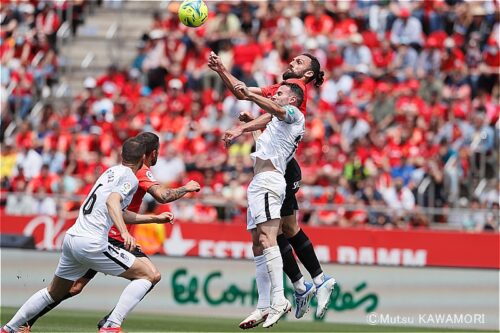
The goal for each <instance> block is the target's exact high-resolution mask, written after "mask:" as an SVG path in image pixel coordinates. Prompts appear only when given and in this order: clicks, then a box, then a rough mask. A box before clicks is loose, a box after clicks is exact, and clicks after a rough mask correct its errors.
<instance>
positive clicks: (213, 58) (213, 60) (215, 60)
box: [208, 51, 262, 99]
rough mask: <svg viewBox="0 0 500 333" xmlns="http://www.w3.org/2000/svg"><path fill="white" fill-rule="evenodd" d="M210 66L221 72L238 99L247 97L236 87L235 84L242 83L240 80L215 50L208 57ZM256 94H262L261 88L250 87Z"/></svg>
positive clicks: (225, 82) (227, 85)
mask: <svg viewBox="0 0 500 333" xmlns="http://www.w3.org/2000/svg"><path fill="white" fill-rule="evenodd" d="M208 67H209V68H210V69H211V70H213V71H215V72H216V73H217V74H219V76H220V78H221V79H222V81H223V82H224V85H225V86H226V87H227V89H229V90H230V91H231V92H232V93H233V95H234V96H236V98H237V99H245V96H244V95H242V94H241V93H240V92H238V91H237V90H236V89H234V87H235V85H236V84H238V83H242V82H241V81H240V80H238V79H237V78H235V77H234V76H233V75H232V74H231V73H230V72H229V71H228V70H227V68H226V66H224V64H223V63H222V61H221V60H220V58H219V56H218V55H217V54H215V52H213V51H212V52H210V56H209V58H208ZM249 89H250V90H251V91H252V92H253V93H255V94H262V91H261V90H260V88H257V87H251V88H249Z"/></svg>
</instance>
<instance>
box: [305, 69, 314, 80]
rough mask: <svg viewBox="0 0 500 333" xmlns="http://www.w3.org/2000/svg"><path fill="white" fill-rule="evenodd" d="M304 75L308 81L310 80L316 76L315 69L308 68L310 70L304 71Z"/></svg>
mask: <svg viewBox="0 0 500 333" xmlns="http://www.w3.org/2000/svg"><path fill="white" fill-rule="evenodd" d="M304 76H305V77H306V78H307V82H309V81H311V80H312V78H313V77H314V71H313V70H308V71H306V72H305V73H304Z"/></svg>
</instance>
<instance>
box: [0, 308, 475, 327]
mask: <svg viewBox="0 0 500 333" xmlns="http://www.w3.org/2000/svg"><path fill="white" fill-rule="evenodd" d="M16 310H17V309H14V308H9V307H2V308H1V322H2V324H3V323H5V322H7V321H8V320H9V319H10V318H11V317H12V316H13V314H14V313H15V311H16ZM101 316H102V313H101V312H91V311H70V310H63V309H58V310H54V311H52V312H50V313H49V314H47V315H46V316H45V317H43V318H41V319H39V321H38V322H37V323H36V326H34V327H33V330H32V332H33V333H38V332H40V333H41V332H68V333H69V332H96V331H97V329H96V322H97V320H98V319H99V318H101ZM237 325H238V320H237V319H227V318H223V319H221V318H207V317H181V316H173V315H168V316H167V315H153V314H143V313H141V314H139V313H135V314H134V313H132V314H131V315H130V316H129V317H128V319H127V321H126V323H124V325H123V329H124V330H125V331H126V332H130V333H135V332H243V331H242V330H240V329H239V328H238V326H237ZM443 331H450V332H453V330H444V329H439V330H436V329H423V328H414V327H394V326H369V325H352V324H332V323H323V322H304V323H300V322H289V321H286V320H281V321H280V322H279V323H278V324H277V325H275V326H274V327H272V328H271V329H263V328H261V327H259V328H256V329H253V330H251V332H269V333H272V332H443ZM467 331H468V332H469V331H471V330H467Z"/></svg>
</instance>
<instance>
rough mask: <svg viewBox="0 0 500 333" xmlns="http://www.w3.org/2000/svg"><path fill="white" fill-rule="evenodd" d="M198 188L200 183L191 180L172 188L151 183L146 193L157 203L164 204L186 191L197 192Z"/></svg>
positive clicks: (180, 196) (181, 195)
mask: <svg viewBox="0 0 500 333" xmlns="http://www.w3.org/2000/svg"><path fill="white" fill-rule="evenodd" d="M199 190H200V184H198V182H195V181H194V180H191V181H189V182H188V183H187V184H186V185H184V186H181V187H178V188H173V189H172V188H168V187H166V186H163V185H153V186H151V187H150V188H149V190H148V193H149V194H151V195H152V196H153V198H155V200H156V201H158V202H159V203H161V204H166V203H169V202H172V201H175V200H177V199H180V198H182V197H183V196H185V195H186V194H187V193H190V192H198V191H199Z"/></svg>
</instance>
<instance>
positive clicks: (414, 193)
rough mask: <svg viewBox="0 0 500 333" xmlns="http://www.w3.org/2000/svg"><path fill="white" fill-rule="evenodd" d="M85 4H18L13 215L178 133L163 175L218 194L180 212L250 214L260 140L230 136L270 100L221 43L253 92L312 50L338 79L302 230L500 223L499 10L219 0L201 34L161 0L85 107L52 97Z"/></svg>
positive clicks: (12, 75)
mask: <svg viewBox="0 0 500 333" xmlns="http://www.w3.org/2000/svg"><path fill="white" fill-rule="evenodd" d="M68 3H69V1H62V2H57V4H61V6H62V7H61V8H57V7H53V6H51V5H50V3H49V2H43V1H41V2H38V5H37V6H34V5H30V4H21V5H19V4H15V3H13V4H10V5H5V6H4V5H2V9H1V25H2V36H1V46H0V56H1V63H2V72H1V84H2V88H1V89H2V101H1V103H2V119H1V132H0V139H1V142H2V168H1V172H2V174H1V181H2V205H3V206H4V209H6V210H7V211H8V212H9V213H10V214H26V213H33V214H40V213H45V214H49V215H56V214H58V213H60V212H61V211H65V212H67V211H74V210H76V209H78V205H79V203H78V202H79V199H80V198H81V197H80V196H81V195H85V194H86V193H87V192H88V190H89V186H91V185H92V184H93V182H94V181H95V180H96V177H97V176H98V175H99V174H100V173H101V172H102V171H103V169H105V168H106V167H108V166H110V165H112V164H114V163H116V161H117V160H118V158H119V157H118V155H117V151H116V147H119V145H120V143H121V142H122V141H123V140H124V139H126V138H127V137H130V136H133V135H135V134H137V133H139V132H140V131H143V130H146V131H155V132H158V133H160V135H161V138H162V155H161V157H160V159H159V161H158V165H157V166H156V167H155V168H153V170H154V171H155V172H156V176H157V179H158V180H159V181H160V182H162V183H167V184H170V185H171V186H179V185H180V184H181V183H183V182H185V181H186V180H187V179H194V180H196V181H198V182H200V184H202V192H201V195H202V196H201V198H202V200H201V201H200V200H198V201H196V202H195V203H193V202H189V201H180V202H179V203H176V204H175V205H172V209H173V210H174V211H175V213H176V216H177V217H178V218H179V219H183V220H186V221H196V222H201V223H210V222H216V221H223V222H227V223H230V222H237V221H241V220H243V219H244V218H245V216H246V215H245V214H244V211H245V206H246V200H245V197H246V196H245V189H246V186H247V184H248V182H249V180H250V179H251V172H252V164H251V160H250V158H249V156H248V154H249V152H250V151H251V149H252V145H253V142H252V140H253V139H252V137H251V136H243V137H241V138H239V139H238V141H237V142H235V144H233V145H232V146H231V147H230V149H228V150H226V149H225V148H224V147H223V145H222V144H221V141H220V138H221V135H222V133H223V132H224V131H225V130H227V129H228V128H230V127H232V126H234V125H235V124H236V120H235V119H236V118H237V115H238V114H239V113H240V112H241V111H250V112H252V113H253V114H254V115H257V114H258V112H259V110H258V109H255V108H253V107H252V106H251V105H250V104H249V103H247V102H245V101H238V100H236V99H234V97H232V96H230V94H228V93H227V92H226V91H225V90H224V87H223V84H222V82H220V81H219V80H218V79H217V77H216V76H215V75H214V73H213V72H211V71H210V70H209V69H208V68H207V66H206V59H207V58H208V54H209V52H210V50H212V49H213V50H214V51H216V52H217V53H218V54H219V55H220V57H221V58H222V60H223V61H224V63H225V64H226V66H228V67H229V68H231V71H232V73H233V74H234V75H235V76H237V77H238V78H239V79H241V80H242V81H244V82H245V83H246V84H247V85H249V86H265V85H269V84H273V83H275V82H277V81H279V80H280V74H281V73H282V72H283V69H284V68H286V66H287V65H288V62H289V61H290V59H291V57H293V56H294V55H296V54H299V53H301V52H309V53H311V54H313V55H315V56H316V57H318V59H319V60H320V63H321V65H322V68H323V69H324V70H325V72H326V73H327V79H326V80H325V83H324V84H323V86H322V87H321V88H319V89H313V88H310V89H309V93H310V96H309V101H310V102H309V103H308V110H307V112H308V114H307V130H306V133H307V134H306V137H305V138H304V140H303V142H302V143H301V145H300V147H299V150H298V152H297V159H298V161H299V163H300V165H301V167H302V172H303V182H302V189H301V191H299V195H300V199H301V215H300V218H301V221H302V222H303V223H308V224H311V225H339V226H358V225H359V226H361V225H367V226H374V227H375V226H378V227H384V228H403V229H404V228H418V227H421V228H427V227H429V226H431V227H434V228H455V229H465V230H475V231H481V230H498V207H499V202H498V198H499V189H500V188H499V182H498V177H499V170H498V147H499V132H500V127H499V126H500V125H499V112H500V104H499V96H500V89H499V80H498V79H499V76H498V73H499V69H500V68H499V66H500V61H499V59H500V56H499V53H498V51H499V40H498V36H499V35H500V31H499V30H500V24H499V12H498V5H495V2H492V1H488V2H465V1H455V0H447V1H415V2H411V3H410V4H408V3H405V2H402V1H390V2H389V1H387V2H385V1H382V2H380V1H378V2H366V1H352V2H346V1H344V2H336V1H324V2H320V3H319V2H318V3H315V2H284V1H278V2H269V3H268V2H253V3H252V2H242V3H241V4H233V3H219V4H217V5H215V4H214V3H210V15H211V17H210V19H209V20H208V22H207V23H206V24H205V25H204V26H202V27H201V28H198V29H190V28H186V27H184V26H182V25H180V24H179V21H178V19H177V16H176V7H175V4H170V5H168V6H165V3H164V2H162V3H158V4H157V5H156V7H157V9H156V10H155V11H154V13H153V15H152V19H150V20H151V22H150V24H149V28H148V29H147V30H145V31H144V35H143V36H142V37H141V38H140V39H138V40H136V41H135V42H134V44H135V45H134V47H135V49H136V50H135V55H134V56H133V59H132V60H131V61H130V63H124V62H123V61H121V62H120V59H119V58H118V57H112V56H110V57H109V59H112V60H113V62H108V65H109V66H108V67H107V69H106V70H105V72H104V71H103V72H101V73H100V74H98V75H93V76H89V77H87V78H85V79H84V80H83V79H82V80H80V81H79V82H80V85H81V88H80V89H78V91H76V90H75V91H74V92H73V97H74V98H72V99H68V98H64V97H61V96H55V93H54V89H53V88H54V87H55V86H56V84H57V82H58V80H59V78H60V68H59V67H60V60H61V59H60V57H59V56H58V40H59V39H58V38H57V36H58V34H59V35H63V34H62V33H59V32H58V31H61V26H62V25H64V24H65V23H67V22H68V20H67V17H68V15H69V14H68V10H67V8H65V7H64V6H65V4H66V5H67V4H68ZM88 4H89V2H84V1H82V2H76V3H74V5H73V7H72V11H71V13H72V14H71V17H72V18H73V19H72V20H70V23H69V25H68V24H67V25H66V27H70V28H71V31H72V33H73V34H74V35H75V36H76V37H75V39H76V40H78V25H79V24H81V23H83V18H84V17H85V13H86V11H85V7H86V6H87V5H88ZM130 5H131V4H130V3H128V2H124V4H123V8H122V9H119V8H118V9H115V10H117V11H120V10H126V8H127V6H130ZM134 6H137V4H134ZM99 10H101V8H97V9H95V10H94V12H95V15H96V16H98V15H100V14H99ZM108 10H109V9H108ZM139 16H140V15H138V20H146V19H149V18H145V17H142V18H141V17H139ZM143 16H144V15H143ZM83 28H85V26H83V27H81V28H80V29H83ZM66 29H68V28H66ZM117 31H118V32H117ZM117 31H114V32H113V31H111V32H110V36H111V39H113V36H114V34H115V33H117V34H119V29H117ZM117 38H118V37H117ZM122 38H123V36H122ZM105 48H107V49H106V52H115V53H113V54H119V53H120V52H121V49H120V45H107V46H106V47H105ZM110 48H111V49H112V51H109V49H110ZM82 52H84V51H82ZM127 52H129V51H127ZM89 57H90V58H89V59H90V60H91V56H89ZM89 59H88V62H90V60H89ZM122 60H123V59H122ZM87 65H88V64H87ZM63 72H66V73H65V74H64V75H67V74H68V73H67V71H63ZM35 106H36V107H35ZM47 193H50V194H52V195H51V196H47V195H46V194H47ZM19 194H21V195H19ZM67 198H71V200H67ZM158 209H161V208H158Z"/></svg>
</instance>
